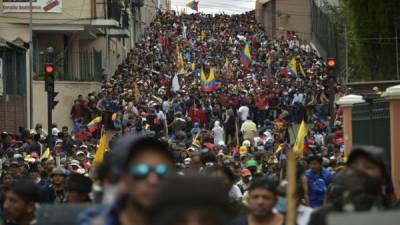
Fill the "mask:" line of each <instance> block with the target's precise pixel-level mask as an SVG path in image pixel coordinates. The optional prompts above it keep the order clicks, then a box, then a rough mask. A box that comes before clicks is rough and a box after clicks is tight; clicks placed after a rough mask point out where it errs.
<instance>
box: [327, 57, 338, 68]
mask: <svg viewBox="0 0 400 225" xmlns="http://www.w3.org/2000/svg"><path fill="white" fill-rule="evenodd" d="M326 65H327V66H328V69H336V59H335V58H328V60H327V61H326Z"/></svg>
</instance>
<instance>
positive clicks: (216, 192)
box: [150, 175, 232, 225]
mask: <svg viewBox="0 0 400 225" xmlns="http://www.w3.org/2000/svg"><path fill="white" fill-rule="evenodd" d="M209 187H213V188H212V189H210V188H209ZM187 190H190V191H187ZM166 192H168V193H169V194H168V195H166V194H165V193H166ZM152 212H153V213H152V216H151V219H150V224H151V225H179V224H203V225H219V224H228V223H229V221H230V220H231V217H232V206H231V205H230V201H229V197H228V189H227V188H226V186H224V185H223V183H222V182H221V180H219V179H216V178H213V177H207V176H199V175H188V176H176V177H171V178H168V179H166V181H165V182H163V184H162V185H161V187H160V190H159V191H158V193H157V194H156V197H155V200H154V205H153V207H152Z"/></svg>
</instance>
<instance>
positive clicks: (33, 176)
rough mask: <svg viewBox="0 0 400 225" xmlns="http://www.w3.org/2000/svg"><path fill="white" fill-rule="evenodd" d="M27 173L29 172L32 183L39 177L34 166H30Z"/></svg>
mask: <svg viewBox="0 0 400 225" xmlns="http://www.w3.org/2000/svg"><path fill="white" fill-rule="evenodd" d="M28 172H29V177H30V178H31V179H32V180H34V181H35V180H36V179H37V178H39V176H40V174H39V170H38V167H37V165H36V164H32V165H30V167H29V170H28Z"/></svg>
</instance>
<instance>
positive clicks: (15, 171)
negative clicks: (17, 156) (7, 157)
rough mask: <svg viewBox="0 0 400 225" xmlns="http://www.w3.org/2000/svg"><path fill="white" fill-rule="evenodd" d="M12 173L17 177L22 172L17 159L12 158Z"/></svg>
mask: <svg viewBox="0 0 400 225" xmlns="http://www.w3.org/2000/svg"><path fill="white" fill-rule="evenodd" d="M10 173H11V175H12V176H13V177H14V178H15V177H17V176H19V175H20V174H21V168H20V165H19V162H18V161H17V160H12V161H11V163H10Z"/></svg>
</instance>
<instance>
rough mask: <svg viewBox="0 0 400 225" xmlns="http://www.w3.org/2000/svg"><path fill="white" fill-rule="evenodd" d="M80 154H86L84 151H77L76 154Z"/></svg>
mask: <svg viewBox="0 0 400 225" xmlns="http://www.w3.org/2000/svg"><path fill="white" fill-rule="evenodd" d="M78 155H86V154H85V153H84V152H83V151H78V152H77V153H76V156H78Z"/></svg>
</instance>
